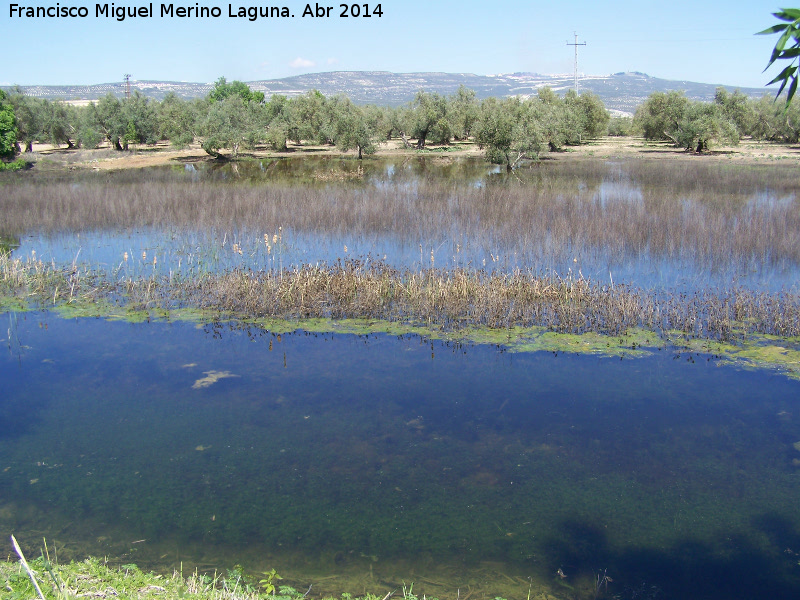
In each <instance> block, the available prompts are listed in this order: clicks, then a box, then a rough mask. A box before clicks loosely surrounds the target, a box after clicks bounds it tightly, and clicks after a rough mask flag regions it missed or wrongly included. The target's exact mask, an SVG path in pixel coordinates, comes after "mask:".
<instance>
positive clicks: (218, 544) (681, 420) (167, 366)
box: [0, 312, 800, 598]
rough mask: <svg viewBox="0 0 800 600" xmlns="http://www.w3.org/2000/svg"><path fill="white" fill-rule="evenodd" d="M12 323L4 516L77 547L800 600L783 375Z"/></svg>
mask: <svg viewBox="0 0 800 600" xmlns="http://www.w3.org/2000/svg"><path fill="white" fill-rule="evenodd" d="M0 318H1V319H2V320H3V322H4V323H8V332H9V336H8V337H7V338H6V339H5V340H4V346H6V348H7V350H6V351H5V352H3V353H2V359H0V378H1V379H2V381H3V382H4V391H3V396H2V400H0V490H2V494H1V497H2V507H0V519H1V520H2V524H3V528H4V529H5V530H10V531H14V532H16V534H17V536H18V537H20V538H24V539H26V540H29V541H30V542H31V543H33V544H35V543H36V541H35V540H36V538H37V536H41V535H42V534H46V535H47V537H48V539H53V540H55V541H57V542H59V543H62V544H65V547H64V549H63V550H62V551H63V552H64V554H65V555H66V556H69V555H70V554H71V555H73V556H80V555H81V553H86V552H91V553H93V554H99V555H111V556H117V557H120V560H124V561H131V562H138V563H140V564H143V565H145V566H148V565H159V566H161V567H162V568H163V567H169V566H179V565H180V562H181V561H186V564H187V565H190V564H199V565H201V566H205V567H207V568H212V567H214V568H224V567H231V566H232V565H233V564H236V563H239V564H242V565H244V566H245V568H246V569H251V570H252V571H251V572H254V573H255V572H258V571H259V570H266V569H269V568H273V567H276V568H278V570H279V572H280V573H282V574H285V575H286V576H287V577H289V578H290V580H291V581H292V582H293V583H296V586H297V587H298V588H300V587H301V585H308V584H309V583H315V582H316V581H317V580H320V579H322V578H323V577H325V576H330V575H337V574H338V575H340V576H343V574H348V573H349V574H359V575H358V576H361V577H369V578H371V579H367V580H365V581H366V582H369V581H371V582H372V585H374V586H375V587H374V588H373V591H375V593H378V592H379V591H380V590H383V589H385V588H386V592H388V591H390V589H389V588H390V587H391V586H392V585H394V584H399V583H400V581H401V580H403V579H405V581H407V582H408V581H409V580H410V579H413V578H416V580H417V581H418V582H419V584H420V585H422V586H423V587H422V588H418V589H419V590H420V593H422V592H423V591H425V593H428V594H436V595H437V596H440V597H450V596H451V595H452V596H455V595H456V592H457V590H458V589H459V588H460V589H461V590H462V592H463V590H464V589H466V588H465V586H466V582H471V584H472V585H475V586H476V589H481V590H482V593H492V594H497V593H500V592H502V593H504V594H506V596H511V597H523V596H524V594H525V593H526V590H527V583H528V579H527V578H528V577H532V578H534V579H533V580H534V581H536V582H540V583H541V582H543V583H544V584H546V585H549V586H551V587H552V589H553V590H555V593H561V594H564V595H566V594H577V595H578V596H579V597H592V592H593V589H592V588H591V581H593V577H594V575H595V573H597V572H598V571H600V570H604V569H607V570H608V574H609V575H610V576H612V578H613V580H614V582H613V586H611V588H610V592H609V593H611V592H613V593H614V594H616V595H618V596H619V597H622V598H633V597H647V596H642V594H643V593H644V592H643V591H642V590H645V589H646V590H650V591H649V592H648V593H650V594H652V595H651V596H650V597H698V598H700V597H702V598H753V597H771V598H788V597H792V596H796V594H797V593H798V592H800V566H798V560H800V557H798V552H800V517H799V516H798V513H797V498H798V494H800V466H798V464H800V451H798V450H797V449H796V448H795V447H793V444H794V443H795V442H798V441H800V406H798V398H800V393H799V392H800V382H797V381H793V380H790V379H787V378H784V377H783V376H780V375H777V374H773V373H768V372H746V371H740V370H738V369H735V368H733V367H729V366H720V365H718V364H716V363H715V361H714V359H713V358H711V357H709V356H703V355H687V354H680V353H678V352H676V351H673V350H670V349H664V350H661V351H659V352H657V353H656V354H655V355H654V356H652V357H649V358H641V359H627V358H626V359H624V360H620V359H619V358H598V357H592V356H572V355H567V354H563V353H559V354H555V355H554V354H552V353H534V354H510V353H507V352H504V351H503V349H502V348H498V347H488V346H462V345H458V344H455V343H452V342H451V343H445V342H432V341H429V340H426V339H423V338H420V337H418V336H404V337H399V338H398V337H394V336H388V335H383V334H381V335H369V336H357V335H338V334H337V335H333V334H320V333H308V332H303V331H302V330H298V331H296V332H294V333H290V334H282V335H279V334H274V333H271V332H269V331H263V330H259V329H255V328H243V327H240V326H238V325H236V324H230V323H217V324H211V325H206V326H204V327H197V326H195V325H193V324H187V323H168V322H153V323H140V324H128V323H119V322H107V321H104V320H96V319H79V320H63V319H60V318H57V317H54V316H53V315H51V314H48V313H42V312H40V313H21V314H3V315H0ZM4 329H5V327H4ZM141 540H144V541H141ZM134 542H136V543H134ZM558 569H562V572H564V573H565V574H566V575H567V579H565V580H563V581H562V580H559V578H558V577H557V576H555V573H556V571H557V570H558ZM366 573H368V574H369V576H367V575H366ZM476 573H484V574H486V573H491V574H493V579H492V580H491V581H488V580H486V579H484V580H483V583H476V582H475V580H474V579H470V578H471V577H473V578H474V577H475V574H476ZM353 576H354V577H355V575H353ZM486 576H487V577H488V575H486ZM425 579H427V580H429V581H434V582H438V583H439V584H440V586H439V587H437V586H436V585H434V584H432V583H428V584H427V585H428V587H427V588H425V587H424V585H426V584H425V582H424V580H425ZM506 579H511V580H513V581H515V582H517V587H514V586H513V585H512V584H510V583H509V582H508V581H506ZM504 581H505V584H503V582H504ZM362 583H364V582H362ZM320 585H321V586H322V584H321V583H320ZM503 585H505V586H507V587H503ZM565 585H571V586H573V588H575V591H570V590H568V589H567V588H565V587H564V586H565ZM509 586H510V587H509ZM315 589H316V588H315ZM323 589H324V587H321V588H320V590H319V591H320V592H321V591H322V590H323ZM637 590H638V591H637ZM656 590H657V593H658V594H660V595H656ZM338 591H341V589H339V590H338ZM380 593H385V592H380ZM636 594H639V595H638V596H637V595H636Z"/></svg>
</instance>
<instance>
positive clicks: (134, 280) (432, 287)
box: [0, 255, 800, 339]
mask: <svg viewBox="0 0 800 600" xmlns="http://www.w3.org/2000/svg"><path fill="white" fill-rule="evenodd" d="M0 295H2V296H6V297H21V298H24V299H26V301H27V302H33V303H34V304H37V305H39V306H44V307H46V306H52V305H54V304H62V303H72V302H78V303H82V302H97V301H106V302H112V303H124V304H126V305H128V306H130V307H133V308H142V309H153V308H165V309H170V308H182V307H192V308H198V309H204V310H211V311H218V312H219V313H220V314H224V315H231V316H236V317H239V318H251V319H255V318H262V317H280V318H287V319H296V318H309V317H325V318H368V319H382V320H393V321H403V322H411V323H421V324H426V325H429V326H434V327H437V328H445V329H451V330H457V329H459V328H462V327H474V326H482V327H490V328H509V327H516V326H522V327H529V326H542V327H546V328H548V329H550V330H553V331H558V332H565V333H584V332H590V331H591V332H599V333H604V334H612V335H617V334H622V333H624V332H626V331H627V330H628V329H630V328H633V327H645V328H647V329H650V330H653V331H656V332H659V333H664V332H670V331H674V330H677V331H680V332H682V333H684V334H686V335H690V336H698V337H707V338H715V339H730V338H732V337H735V336H739V335H743V334H746V333H748V332H756V333H765V334H774V335H779V336H797V335H800V295H798V294H791V293H787V292H781V293H771V294H770V293H765V292H757V291H752V290H747V289H734V290H728V291H724V292H722V291H711V290H709V291H698V292H696V293H694V294H690V295H687V294H679V293H664V292H659V293H655V292H650V291H646V290H642V289H639V288H635V287H632V286H627V285H619V284H617V285H607V284H600V283H596V282H592V281H589V280H587V279H584V278H583V277H579V276H578V277H572V276H570V277H568V278H561V277H559V276H557V275H555V274H547V273H535V272H533V271H522V270H519V269H517V270H514V271H512V272H509V273H503V272H499V271H494V272H487V271H485V270H478V269H468V268H452V269H435V268H430V269H420V270H412V269H397V268H395V267H392V266H390V265H387V264H385V263H382V262H376V261H366V262H365V261H361V260H347V261H341V260H340V261H338V262H336V263H335V264H333V265H324V266H320V265H302V266H296V267H292V268H284V269H269V270H263V271H250V270H238V269H237V270H232V271H228V272H223V273H206V274H203V275H200V276H196V277H191V278H184V279H179V278H176V277H173V276H166V275H158V274H156V272H155V271H154V272H153V273H152V274H150V275H140V276H136V277H131V276H124V275H122V274H121V273H119V272H116V273H108V272H93V271H91V270H89V269H88V268H86V267H79V266H67V267H58V266H56V265H54V264H49V265H48V264H45V263H43V262H41V261H37V260H31V259H29V260H26V261H23V260H21V259H18V258H11V257H10V256H8V255H4V256H0Z"/></svg>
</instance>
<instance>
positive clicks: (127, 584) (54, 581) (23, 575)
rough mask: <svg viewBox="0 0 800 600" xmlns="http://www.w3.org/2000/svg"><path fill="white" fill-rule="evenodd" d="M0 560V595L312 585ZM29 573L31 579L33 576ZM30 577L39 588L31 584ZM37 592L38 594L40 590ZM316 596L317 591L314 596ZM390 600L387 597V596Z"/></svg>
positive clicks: (226, 592) (223, 598)
mask: <svg viewBox="0 0 800 600" xmlns="http://www.w3.org/2000/svg"><path fill="white" fill-rule="evenodd" d="M28 566H29V568H30V573H29V572H28V571H27V570H26V569H25V566H24V565H23V564H22V562H16V561H13V560H11V557H9V560H7V561H5V562H0V585H2V591H0V597H2V598H4V599H6V600H33V599H35V598H39V599H40V600H41V599H42V598H44V599H45V600H72V599H77V598H116V599H118V600H126V599H131V600H147V599H149V598H158V599H160V600H164V599H171V598H176V599H180V600H260V599H267V598H268V599H270V600H301V599H302V598H305V597H307V596H310V595H311V594H310V592H311V591H312V590H311V588H309V590H308V591H306V590H303V591H297V590H295V589H294V588H292V587H290V586H286V585H280V583H281V582H280V580H279V579H278V577H279V576H278V575H276V574H275V573H274V571H273V572H272V573H269V572H268V573H265V574H263V575H262V577H265V578H261V579H259V578H258V577H255V576H248V575H245V574H244V572H243V571H242V569H241V568H240V567H234V568H233V569H231V570H227V571H226V572H225V573H219V574H215V575H213V576H210V575H205V574H201V573H198V572H197V571H195V572H193V573H190V574H188V575H187V574H182V573H180V572H178V571H174V572H173V573H172V575H162V574H158V573H153V572H149V573H146V572H144V571H142V570H141V569H139V567H137V566H136V565H135V564H127V565H121V566H116V567H115V566H110V565H108V564H107V563H105V562H104V561H101V560H100V559H98V558H88V559H86V560H83V561H80V562H71V563H69V564H65V565H62V564H56V562H55V561H51V560H48V559H47V558H46V557H45V556H44V555H42V556H40V557H39V558H37V559H35V560H31V561H30V562H29V563H28ZM31 575H32V576H33V579H32V578H31ZM34 579H35V580H36V585H37V586H38V589H37V588H36V587H35V586H34V583H33V581H34ZM40 592H41V595H40ZM398 592H399V594H400V595H403V597H404V598H405V599H406V600H416V598H415V596H414V595H413V589H412V590H398ZM315 597H316V596H315ZM355 598H358V599H359V600H361V599H363V600H382V598H386V597H385V596H375V595H372V594H366V595H363V596H358V597H355V596H353V595H351V594H349V593H347V592H343V593H342V594H341V596H340V597H339V598H335V599H334V598H333V597H331V598H330V600H355ZM387 600H388V599H387Z"/></svg>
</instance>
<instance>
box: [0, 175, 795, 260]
mask: <svg viewBox="0 0 800 600" xmlns="http://www.w3.org/2000/svg"><path fill="white" fill-rule="evenodd" d="M784 167H785V166H784V165H780V166H769V167H761V166H758V167H747V166H738V167H734V166H732V165H727V164H725V163H721V164H720V163H717V164H715V165H706V164H699V165H698V164H697V163H696V162H694V161H669V162H667V161H661V162H657V163H656V161H649V160H635V161H627V162H625V163H619V164H607V163H605V162H603V161H598V160H595V161H582V160H577V161H566V162H563V163H556V164H547V165H539V166H534V167H532V168H531V169H530V170H524V171H520V172H518V173H517V174H516V175H515V176H514V177H512V178H511V179H505V180H503V181H502V182H500V183H493V182H491V181H490V182H488V183H487V184H486V185H483V186H476V185H473V184H464V183H461V182H459V181H447V180H443V179H441V178H425V177H422V178H418V179H414V180H413V181H400V182H399V183H397V182H394V183H392V184H389V185H368V184H361V183H358V184H354V183H343V184H337V185H297V184H293V183H287V182H271V181H264V182H259V183H249V184H247V183H245V184H231V183H220V182H213V181H202V180H201V181H194V182H190V181H187V179H186V178H185V177H183V176H182V175H180V174H174V173H170V172H160V173H157V174H153V173H152V172H135V173H121V174H113V175H97V176H88V175H87V176H86V177H85V178H83V179H77V180H69V181H65V180H62V179H58V178H55V179H36V178H23V179H22V180H18V181H16V182H15V183H14V184H13V186H8V187H6V188H5V191H6V192H8V193H4V194H2V196H0V213H2V214H3V219H2V221H0V234H14V233H16V234H18V233H21V232H30V231H39V232H62V231H86V230H96V229H118V228H128V227H142V226H148V227H170V228H174V227H177V228H184V229H186V228H188V229H193V230H198V229H200V230H217V231H231V230H242V229H243V228H249V229H251V230H252V231H253V232H255V233H254V234H258V232H263V231H273V230H275V229H277V227H278V226H279V225H282V226H283V227H284V228H286V229H289V230H292V231H294V232H297V233H299V234H304V235H307V236H314V235H320V236H321V235H326V236H331V235H338V236H350V237H354V238H370V239H374V238H375V237H376V236H378V237H379V236H383V237H390V238H391V239H392V240H393V242H394V243H400V244H408V246H409V247H415V246H416V245H417V244H418V243H423V244H428V243H431V244H436V245H439V244H441V243H444V244H446V245H447V247H448V249H449V246H450V245H452V246H453V253H455V247H456V245H457V244H458V246H459V248H460V249H461V250H463V252H464V255H465V256H470V257H473V260H475V259H474V257H476V256H479V255H481V256H489V255H490V254H491V255H492V256H499V255H502V256H504V257H506V259H508V257H514V258H513V259H508V260H506V264H507V265H509V267H510V268H511V267H513V266H520V267H530V268H534V269H537V268H542V267H547V266H549V265H551V264H552V263H553V262H556V261H559V260H562V261H563V260H564V259H566V258H570V259H571V258H572V257H573V256H575V257H580V256H582V255H591V254H593V253H596V252H597V251H602V252H603V253H605V254H606V255H608V256H613V257H616V258H617V259H620V260H621V259H625V258H626V259H629V260H639V259H642V257H646V258H647V259H648V260H654V261H660V260H671V261H684V262H687V263H691V264H693V265H696V266H698V267H700V268H701V269H705V270H714V269H720V268H728V267H731V266H735V267H736V268H737V269H738V270H739V271H741V272H746V271H748V270H750V271H753V270H758V269H762V268H764V267H765V266H776V265H777V266H790V267H791V266H797V265H798V264H800V236H798V235H797V232H798V231H800V201H798V199H797V195H796V192H797V190H798V186H799V185H800V178H798V176H797V174H796V169H795V168H794V167H791V168H784Z"/></svg>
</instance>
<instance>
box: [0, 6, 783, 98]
mask: <svg viewBox="0 0 800 600" xmlns="http://www.w3.org/2000/svg"><path fill="white" fill-rule="evenodd" d="M26 2H27V3H28V4H26ZM97 4H99V5H101V6H103V5H105V4H106V3H105V2H99V3H98V2H89V1H87V0H58V2H55V1H53V0H14V1H13V2H9V1H8V0H0V8H2V13H1V14H0V31H3V32H4V34H3V36H4V37H6V32H9V33H10V37H11V39H12V40H13V45H12V49H11V54H10V57H9V56H8V55H7V58H6V60H4V61H3V66H2V68H0V85H13V84H19V85H37V84H41V85H68V84H77V85H80V84H83V85H88V84H95V83H108V82H117V81H122V80H123V78H124V75H125V74H126V73H128V74H130V75H131V80H132V81H136V80H163V81H191V82H201V83H206V82H213V81H215V80H216V79H218V78H219V77H221V76H224V77H226V78H227V79H228V80H229V81H231V80H234V79H238V80H241V81H258V80H262V79H276V78H281V77H289V76H292V75H298V74H301V73H319V72H326V71H392V72H397V73H408V72H420V71H438V72H447V73H474V74H477V75H493V74H501V73H514V72H535V73H541V74H571V73H572V72H573V67H574V57H575V52H574V46H569V45H568V43H573V42H574V41H575V37H574V34H575V33H577V35H578V38H577V41H578V43H579V44H582V43H584V42H585V43H586V45H585V46H579V47H578V71H579V73H582V74H586V75H609V74H611V73H617V72H622V71H639V72H643V73H647V74H648V75H651V76H654V77H660V78H664V79H674V80H686V81H696V82H702V83H711V84H724V85H729V86H733V87H737V86H738V87H764V86H765V84H766V83H767V82H768V81H769V80H770V79H772V77H773V76H774V75H776V74H777V73H778V72H779V70H780V68H782V67H780V68H779V67H777V66H773V67H772V68H771V69H770V70H769V71H767V72H764V68H765V66H766V64H767V61H768V58H769V55H770V52H771V50H772V47H773V46H774V44H775V41H776V40H777V36H775V35H771V36H768V35H764V36H757V35H754V34H755V33H756V32H758V31H761V30H763V29H766V28H767V27H770V26H771V25H773V24H775V23H777V22H778V21H777V20H776V19H775V17H773V16H772V13H773V12H775V11H777V10H779V8H780V7H782V6H783V4H780V5H778V4H775V0H769V1H762V0H746V1H743V0H727V1H717V0H711V1H706V0H694V1H685V0H671V1H669V2H667V1H664V0H660V1H658V2H651V1H648V0H637V1H627V0H625V1H619V2H604V1H602V0H586V1H584V0H575V1H570V0H562V1H561V2H553V1H552V0H550V1H540V0H384V1H383V2H380V3H372V2H370V3H367V4H366V7H367V10H368V11H369V12H370V13H372V12H374V11H375V10H376V7H377V6H378V5H380V9H381V12H382V15H381V16H377V15H374V14H373V16H371V17H369V18H365V17H363V16H359V17H352V16H349V17H346V18H345V17H341V16H340V13H341V12H342V8H341V7H340V6H341V5H340V4H339V3H334V2H312V3H307V2H300V1H295V0H265V1H264V2H263V3H261V4H259V3H255V2H251V1H249V0H242V1H239V2H237V1H233V2H227V1H225V2H223V1H222V0H184V1H183V2H181V3H173V7H174V9H177V7H179V6H183V7H192V8H195V7H208V8H210V7H218V8H219V10H220V13H221V14H220V16H219V17H217V18H213V17H210V18H196V17H194V16H192V17H184V18H180V17H177V16H174V17H172V18H169V17H163V18H162V17H161V16H160V9H161V5H162V3H161V2H153V3H152V7H153V10H152V12H153V14H152V16H137V17H126V18H125V19H124V20H123V21H118V20H116V19H115V18H113V17H111V18H109V17H106V16H102V15H101V16H99V17H98V16H96V5H97ZM165 4H166V5H169V2H167V3H165ZM14 5H17V6H19V5H21V6H37V5H38V6H45V7H46V6H56V5H58V7H59V8H65V7H73V8H75V9H77V8H80V7H84V8H85V9H86V11H87V13H88V16H87V17H85V18H81V17H74V18H72V17H64V18H59V17H43V18H35V17H34V18H29V17H24V16H23V17H20V16H18V12H19V11H16V12H14V16H13V17H12V16H11V14H12V9H13V8H14ZM108 5H109V8H112V5H113V8H119V7H127V8H133V7H149V6H150V3H149V2H144V1H127V0H119V1H118V2H116V3H111V2H109V3H108ZM252 6H261V7H262V8H263V7H265V6H285V7H286V8H288V10H289V13H290V14H292V15H294V16H293V17H285V18H275V17H271V18H270V17H267V18H257V19H256V20H253V21H251V20H249V19H248V18H247V17H244V18H242V17H237V16H233V17H232V16H230V13H231V12H232V13H233V14H234V15H235V14H237V13H238V11H239V9H240V8H244V9H245V10H246V9H247V7H252ZM317 6H319V7H321V8H322V9H323V12H324V13H326V14H327V13H328V11H327V10H324V9H325V8H327V7H332V10H330V12H329V16H324V17H323V16H320V17H317V16H305V17H304V16H302V15H303V13H304V12H305V11H306V8H307V7H308V8H309V9H310V12H312V13H316V8H317ZM345 6H346V7H351V8H354V7H353V5H352V4H350V3H348V4H346V5H345ZM355 8H357V9H358V10H359V11H360V12H361V13H362V14H363V13H364V12H366V11H365V4H364V3H363V2H362V3H361V4H358V5H355ZM73 12H74V11H73ZM23 14H24V12H23Z"/></svg>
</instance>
